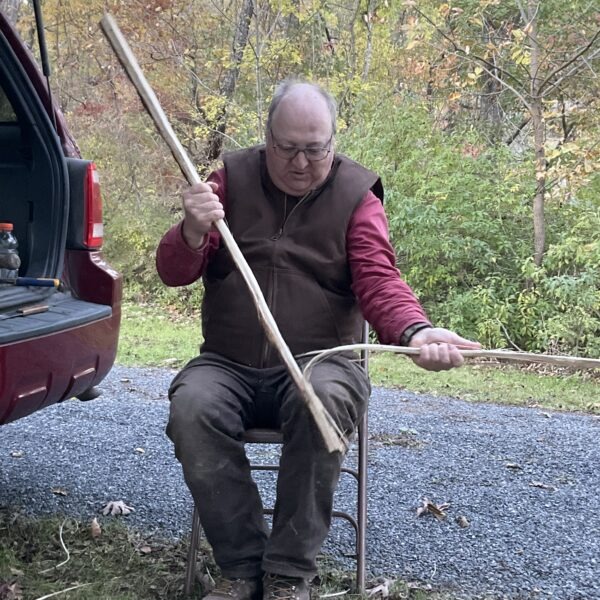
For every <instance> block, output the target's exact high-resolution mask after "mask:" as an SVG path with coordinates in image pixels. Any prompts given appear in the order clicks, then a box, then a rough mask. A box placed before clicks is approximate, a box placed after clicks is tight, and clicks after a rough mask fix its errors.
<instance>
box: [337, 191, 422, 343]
mask: <svg viewBox="0 0 600 600" xmlns="http://www.w3.org/2000/svg"><path fill="white" fill-rule="evenodd" d="M346 245H347V251H348V261H349V264H350V271H351V274H352V290H353V292H354V294H355V295H356V297H357V299H358V303H359V306H360V309H361V312H362V314H363V316H364V317H365V319H366V320H367V321H368V322H369V323H370V324H371V326H372V327H373V329H374V330H375V332H376V333H377V337H378V339H379V341H380V343H382V344H398V342H399V340H400V336H401V335H402V333H403V332H404V330H405V329H406V328H407V327H410V326H411V325H414V324H415V323H427V324H429V325H430V324H431V323H430V321H429V319H428V318H427V314H426V313H425V309H424V308H423V307H422V306H421V304H420V303H419V301H418V300H417V297H416V296H415V294H414V292H413V291H412V289H411V288H410V286H409V285H408V284H407V283H406V282H405V281H404V280H403V279H402V276H401V274H400V271H399V270H398V269H397V268H396V255H395V252H394V249H393V247H392V245H391V243H390V241H389V231H388V222H387V218H386V216H385V211H384V209H383V205H382V203H381V201H380V200H379V198H377V196H375V194H373V192H371V191H369V192H367V194H366V195H365V197H364V198H363V199H362V201H361V203H360V204H359V206H358V207H357V209H356V210H355V211H354V214H353V215H352V218H351V220H350V223H349V225H348V231H347V234H346Z"/></svg>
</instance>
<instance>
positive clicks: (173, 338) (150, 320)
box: [117, 303, 202, 368]
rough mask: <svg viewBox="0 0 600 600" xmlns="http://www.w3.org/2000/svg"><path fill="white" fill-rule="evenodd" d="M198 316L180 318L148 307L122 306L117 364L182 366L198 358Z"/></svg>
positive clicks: (168, 311) (159, 309)
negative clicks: (195, 357)
mask: <svg viewBox="0 0 600 600" xmlns="http://www.w3.org/2000/svg"><path fill="white" fill-rule="evenodd" d="M201 341H202V334H201V331H200V315H199V314H198V315H197V316H188V315H181V314H179V313H178V312H176V311H174V310H169V309H165V308H159V307H157V306H152V305H148V304H131V303H125V304H123V318H122V320H121V332H120V336H119V350H118V354H117V362H118V363H119V364H122V365H127V366H136V365H137V366H142V365H143V366H156V367H165V366H172V367H176V368H177V367H182V366H183V365H184V364H185V363H186V362H187V361H188V360H190V359H191V358H193V357H194V356H197V355H198V352H199V349H200V343H201Z"/></svg>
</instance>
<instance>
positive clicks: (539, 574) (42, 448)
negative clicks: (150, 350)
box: [0, 367, 600, 600]
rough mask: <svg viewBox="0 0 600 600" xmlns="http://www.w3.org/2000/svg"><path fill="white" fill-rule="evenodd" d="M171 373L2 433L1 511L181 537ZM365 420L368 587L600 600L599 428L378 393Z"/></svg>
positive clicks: (340, 527)
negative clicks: (371, 581) (116, 516)
mask: <svg viewBox="0 0 600 600" xmlns="http://www.w3.org/2000/svg"><path fill="white" fill-rule="evenodd" d="M173 374H174V371H171V370H169V369H148V368H125V367H115V368H114V369H113V371H112V372H111V374H110V375H109V377H108V378H107V380H106V381H105V382H104V383H103V386H102V387H103V389H104V394H103V396H102V397H101V398H99V399H97V400H95V401H93V402H90V403H81V402H78V401H69V402H67V403H64V404H63V405H60V406H55V407H52V408H49V409H46V410H44V411H41V412H40V413H38V414H36V415H33V416H31V417H28V418H26V419H23V420H21V421H18V422H16V423H12V424H9V425H6V426H4V427H2V428H1V429H0V505H2V506H7V505H18V506H22V507H24V508H25V509H26V510H27V511H29V512H31V513H38V514H41V513H49V514H55V513H61V514H62V513H65V514H72V515H77V516H80V517H82V518H84V519H88V518H91V517H92V516H95V515H97V513H98V510H99V509H100V508H102V506H104V505H105V504H106V503H107V502H108V501H111V500H124V501H125V502H126V503H127V504H129V505H131V506H133V507H135V511H136V512H135V513H134V514H132V515H130V516H128V517H125V519H126V520H127V522H128V523H130V524H131V525H133V526H136V527H138V528H141V529H143V530H144V531H146V532H148V533H156V532H159V533H161V534H163V535H164V534H167V535H169V536H172V537H180V536H182V535H186V534H187V533H188V531H189V520H190V514H191V499H190V497H189V495H188V492H187V490H186V488H185V485H184V483H183V479H182V477H181V473H180V470H179V466H178V463H177V462H176V461H175V459H174V456H173V451H172V448H171V446H170V442H169V441H168V440H167V438H166V436H165V435H164V433H163V431H164V426H165V423H166V418H167V411H168V404H167V400H166V390H167V388H168V384H169V382H170V380H171V378H172V376H173ZM369 419H370V424H369V431H370V435H371V438H372V440H371V445H370V449H369V467H370V475H369V509H368V510H369V526H368V537H367V544H368V569H369V571H370V572H371V574H372V575H377V576H378V575H390V576H393V577H401V578H402V579H405V580H408V581H416V582H420V583H422V584H428V585H431V586H432V587H433V588H434V589H438V588H439V589H445V590H451V593H452V595H453V597H455V598H457V599H459V598H461V599H462V598H465V599H466V598H469V599H475V598H486V599H491V598H503V599H525V598H532V599H534V598H535V599H537V598H552V599H554V600H594V599H600V473H599V465H600V444H599V434H600V417H597V416H590V415H581V414H562V413H555V412H548V411H545V410H542V409H523V408H510V407H498V406H493V405H483V404H470V403H466V402H462V401H459V400H454V399H450V398H432V397H429V396H424V395H417V394H412V393H408V392H405V391H398V390H389V389H382V388H378V389H375V390H374V393H373V396H372V399H371V406H370V413H369ZM251 452H252V453H253V454H254V456H256V457H257V458H258V459H265V460H268V459H269V458H272V457H273V454H276V453H277V452H278V448H277V447H268V448H266V447H258V448H254V449H252V450H251ZM354 454H355V453H354V452H351V456H350V458H349V460H352V459H353V458H354ZM266 475H267V479H268V474H266ZM261 487H263V488H265V490H266V489H267V488H270V484H269V483H268V482H265V483H264V484H263V483H261ZM354 487H355V486H354V484H353V482H350V481H346V480H343V482H342V484H341V486H340V490H339V493H338V499H337V505H338V507H339V508H345V509H346V510H348V511H351V510H352V495H353V493H354ZM53 488H61V489H62V490H64V491H65V492H66V494H67V495H58V494H55V493H53V492H52V489H53ZM265 494H266V495H267V496H268V495H269V492H268V491H265ZM424 497H426V498H428V499H429V500H431V501H432V502H434V503H436V504H438V505H439V504H441V503H449V507H448V508H447V510H446V512H447V517H446V519H444V520H437V519H436V518H434V517H433V516H432V515H431V514H426V515H423V516H421V517H417V516H416V509H417V508H418V507H419V506H420V505H421V504H422V499H423V498H424ZM460 517H464V518H465V519H466V520H467V521H468V523H469V525H468V526H467V527H462V526H460V525H459V523H458V522H457V520H458V519H459V518H460ZM464 524H465V523H464V522H463V525H464ZM349 529H350V528H349V526H348V525H347V524H345V523H343V522H336V524H335V525H334V527H333V529H332V534H331V536H330V539H329V541H328V542H327V544H326V547H325V551H326V552H327V553H328V554H332V555H336V556H339V554H340V551H341V552H342V553H343V552H351V550H352V542H353V535H352V534H351V531H349ZM348 566H349V567H351V566H352V563H350V562H348Z"/></svg>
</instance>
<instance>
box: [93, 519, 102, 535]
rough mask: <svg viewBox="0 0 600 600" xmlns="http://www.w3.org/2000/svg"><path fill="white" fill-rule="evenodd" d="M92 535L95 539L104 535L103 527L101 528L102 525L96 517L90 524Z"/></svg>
mask: <svg viewBox="0 0 600 600" xmlns="http://www.w3.org/2000/svg"><path fill="white" fill-rule="evenodd" d="M90 534H91V536H92V537H93V538H98V537H100V536H101V535H102V527H100V523H98V519H96V517H94V518H93V519H92V522H91V523H90Z"/></svg>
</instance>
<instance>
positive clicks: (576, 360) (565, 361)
mask: <svg viewBox="0 0 600 600" xmlns="http://www.w3.org/2000/svg"><path fill="white" fill-rule="evenodd" d="M349 350H369V351H372V352H395V353H396V354H406V355H408V356H418V355H419V354H420V349H419V348H409V347H408V346H389V345H386V344H348V345H346V346H336V347H335V348H329V349H327V350H313V351H312V352H305V353H304V354H303V355H302V356H314V358H312V359H311V360H310V361H308V362H307V363H306V364H305V365H304V369H303V370H304V375H305V376H306V377H309V376H310V372H311V370H312V368H313V367H314V366H315V365H316V364H317V363H318V362H319V361H321V360H322V359H323V358H325V357H326V356H329V355H330V354H336V353H338V352H347V351H349ZM459 350H460V353H461V354H462V355H463V356H464V357H465V358H498V359H502V360H509V361H514V362H534V363H541V364H548V365H554V366H556V367H571V368H574V369H600V359H597V358H581V357H578V356H561V355H558V354H535V353H533V352H514V351H512V350H468V349H460V348H459Z"/></svg>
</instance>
